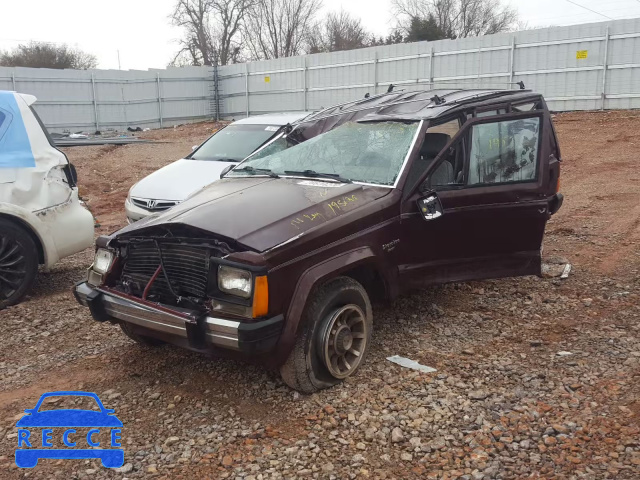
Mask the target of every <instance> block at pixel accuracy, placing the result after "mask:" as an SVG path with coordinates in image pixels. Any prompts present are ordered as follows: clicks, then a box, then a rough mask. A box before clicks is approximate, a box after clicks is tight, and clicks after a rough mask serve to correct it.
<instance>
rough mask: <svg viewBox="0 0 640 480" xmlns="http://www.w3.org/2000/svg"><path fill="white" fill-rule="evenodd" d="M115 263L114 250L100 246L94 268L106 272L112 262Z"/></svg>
mask: <svg viewBox="0 0 640 480" xmlns="http://www.w3.org/2000/svg"><path fill="white" fill-rule="evenodd" d="M112 263H113V252H111V251H109V250H107V249H105V248H99V249H98V251H97V252H96V256H95V258H94V259H93V270H94V271H96V272H98V273H102V274H105V273H107V272H108V271H109V269H110V268H111V264H112Z"/></svg>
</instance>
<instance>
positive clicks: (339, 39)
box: [307, 10, 375, 53]
mask: <svg viewBox="0 0 640 480" xmlns="http://www.w3.org/2000/svg"><path fill="white" fill-rule="evenodd" d="M307 41H308V47H307V50H308V53H318V52H336V51H340V50H353V49H355V48H362V47H367V46H370V45H372V44H374V43H375V39H374V37H373V35H372V34H370V33H368V32H367V31H366V29H365V28H364V26H363V25H362V20H360V19H359V18H355V17H352V16H351V15H349V13H347V12H345V11H344V10H340V12H337V13H336V12H333V13H330V14H329V15H327V17H326V18H325V19H324V20H323V21H321V22H319V23H317V24H316V25H315V26H314V27H313V28H312V29H311V32H310V34H309V37H308V40H307Z"/></svg>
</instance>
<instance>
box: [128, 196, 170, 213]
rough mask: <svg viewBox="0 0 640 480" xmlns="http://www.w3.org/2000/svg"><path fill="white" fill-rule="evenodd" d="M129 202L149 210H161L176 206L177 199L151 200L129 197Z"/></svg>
mask: <svg viewBox="0 0 640 480" xmlns="http://www.w3.org/2000/svg"><path fill="white" fill-rule="evenodd" d="M131 203H133V204H134V205H135V206H136V207H140V208H144V209H145V210H148V211H150V212H163V211H165V210H169V209H170V208H171V207H174V206H176V205H177V204H178V203H180V202H179V201H173V200H151V199H147V198H131Z"/></svg>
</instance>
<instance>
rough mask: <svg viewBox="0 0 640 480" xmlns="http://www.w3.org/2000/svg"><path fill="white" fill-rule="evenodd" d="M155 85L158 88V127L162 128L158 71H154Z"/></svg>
mask: <svg viewBox="0 0 640 480" xmlns="http://www.w3.org/2000/svg"><path fill="white" fill-rule="evenodd" d="M156 87H157V90H158V118H159V119H160V128H162V94H161V93H160V73H159V72H158V73H156Z"/></svg>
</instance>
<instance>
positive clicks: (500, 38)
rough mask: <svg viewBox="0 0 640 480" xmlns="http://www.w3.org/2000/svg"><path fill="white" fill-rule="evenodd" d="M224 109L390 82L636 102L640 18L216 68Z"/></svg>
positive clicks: (559, 104) (256, 109)
mask: <svg viewBox="0 0 640 480" xmlns="http://www.w3.org/2000/svg"><path fill="white" fill-rule="evenodd" d="M219 75H220V92H221V96H220V103H221V112H223V115H224V116H226V117H240V116H245V115H250V114H251V115H253V114H259V113H267V112H274V111H287V110H289V111H293V110H314V109H317V108H320V107H322V106H325V107H326V106H329V105H333V104H338V103H342V102H345V101H348V100H353V99H354V98H358V97H362V96H364V95H365V93H367V92H369V93H371V94H372V95H373V94H374V93H381V92H383V91H385V90H386V89H387V87H388V85H389V84H391V83H393V84H394V85H397V86H398V88H405V89H409V90H417V89H422V90H425V89H427V90H428V89H433V88H519V87H518V86H517V85H515V84H514V83H515V82H518V81H523V82H524V83H525V86H526V88H528V89H532V90H535V91H538V92H541V93H543V94H544V95H545V97H546V98H547V100H548V102H549V104H550V108H552V109H554V110H595V109H600V108H607V109H625V108H640V19H632V20H619V21H613V22H604V23H595V24H583V25H575V26H568V27H557V28H547V29H539V30H529V31H522V32H515V33H505V34H498V35H487V36H484V37H476V38H465V39H459V40H441V41H437V42H418V43H409V44H398V45H388V46H380V47H372V48H365V49H360V50H351V51H346V52H334V53H326V54H317V55H307V56H302V57H291V58H283V59H276V60H267V61H261V62H251V63H248V64H239V65H230V66H225V67H221V68H220V69H219Z"/></svg>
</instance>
